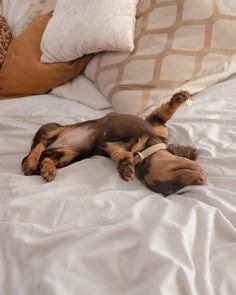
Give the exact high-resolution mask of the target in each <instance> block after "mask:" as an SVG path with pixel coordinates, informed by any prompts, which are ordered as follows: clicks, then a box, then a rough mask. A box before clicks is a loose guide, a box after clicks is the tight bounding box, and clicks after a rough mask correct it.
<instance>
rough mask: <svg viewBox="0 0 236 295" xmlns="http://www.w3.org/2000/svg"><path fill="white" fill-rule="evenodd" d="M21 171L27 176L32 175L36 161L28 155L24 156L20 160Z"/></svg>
mask: <svg viewBox="0 0 236 295" xmlns="http://www.w3.org/2000/svg"><path fill="white" fill-rule="evenodd" d="M21 167H22V171H23V172H24V174H25V175H27V176H29V175H32V174H33V173H34V172H35V171H36V170H37V167H38V162H37V161H35V159H31V158H29V157H26V158H25V159H24V160H23V161H22V166H21Z"/></svg>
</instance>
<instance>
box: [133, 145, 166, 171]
mask: <svg viewBox="0 0 236 295" xmlns="http://www.w3.org/2000/svg"><path fill="white" fill-rule="evenodd" d="M160 150H166V144H165V143H157V144H154V145H152V146H150V147H149V148H147V149H145V150H143V151H142V152H137V154H136V155H135V156H134V166H137V165H139V164H141V163H142V162H143V160H144V159H145V158H147V157H149V156H151V155H152V154H154V153H156V152H158V151H160Z"/></svg>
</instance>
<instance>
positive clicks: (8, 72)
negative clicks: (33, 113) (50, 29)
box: [0, 14, 90, 98]
mask: <svg viewBox="0 0 236 295" xmlns="http://www.w3.org/2000/svg"><path fill="white" fill-rule="evenodd" d="M50 17H51V14H47V15H44V16H42V17H40V18H39V19H38V20H37V21H36V22H34V23H33V24H32V26H30V27H29V28H28V29H27V30H26V31H25V32H24V33H22V35H20V36H19V37H17V38H16V39H15V40H13V41H12V42H11V44H10V46H9V48H8V51H7V55H6V58H5V61H4V63H3V66H2V69H1V71H0V97H1V98H3V97H5V98H12V97H20V96H27V95H33V94H41V93H45V92H47V91H49V90H50V89H52V88H54V87H56V86H58V85H60V84H63V83H65V82H67V81H69V80H71V79H72V78H74V77H75V76H77V75H78V74H79V73H80V72H81V71H82V70H83V68H84V67H85V65H86V64H87V63H88V61H89V60H90V56H84V57H82V58H80V59H77V60H75V61H72V62H68V63H55V64H50V65H49V64H42V63H41V62H40V56H41V51H40V41H41V37H42V34H43V31H44V29H45V27H46V25H47V23H48V21H49V19H50Z"/></svg>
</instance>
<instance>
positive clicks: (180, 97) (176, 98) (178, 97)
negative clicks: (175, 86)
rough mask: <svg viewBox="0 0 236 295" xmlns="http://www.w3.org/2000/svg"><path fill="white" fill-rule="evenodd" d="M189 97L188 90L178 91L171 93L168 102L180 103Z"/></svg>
mask: <svg viewBox="0 0 236 295" xmlns="http://www.w3.org/2000/svg"><path fill="white" fill-rule="evenodd" d="M189 97H190V93H189V92H187V91H180V92H177V93H175V94H174V95H173V97H172V98H171V101H170V102H171V103H173V104H181V103H183V102H185V101H186V100H188V99H189Z"/></svg>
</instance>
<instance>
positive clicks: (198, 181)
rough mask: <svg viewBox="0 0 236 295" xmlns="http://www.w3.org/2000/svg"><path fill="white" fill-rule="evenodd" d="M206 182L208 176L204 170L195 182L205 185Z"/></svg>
mask: <svg viewBox="0 0 236 295" xmlns="http://www.w3.org/2000/svg"><path fill="white" fill-rule="evenodd" d="M205 183H206V176H205V174H204V172H203V171H201V174H200V176H199V178H198V179H196V180H195V181H194V184H196V185H203V184H205Z"/></svg>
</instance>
